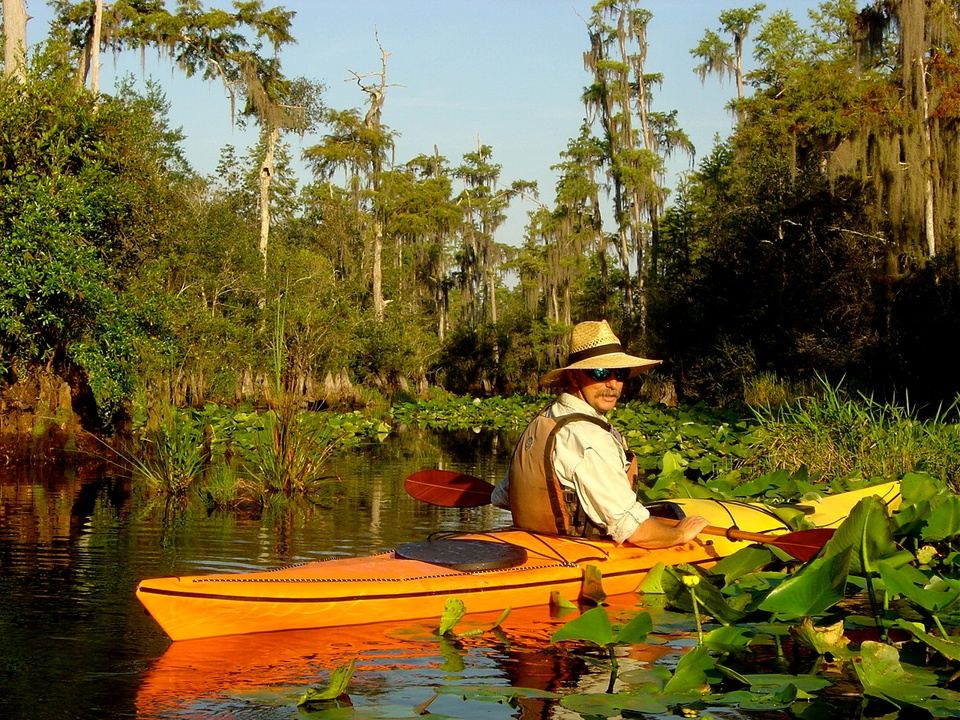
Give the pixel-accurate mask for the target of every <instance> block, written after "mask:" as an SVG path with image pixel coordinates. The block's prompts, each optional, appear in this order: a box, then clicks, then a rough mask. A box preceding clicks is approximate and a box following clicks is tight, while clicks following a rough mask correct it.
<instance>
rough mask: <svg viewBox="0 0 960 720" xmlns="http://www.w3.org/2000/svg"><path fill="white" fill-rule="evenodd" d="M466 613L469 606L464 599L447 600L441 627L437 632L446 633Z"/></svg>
mask: <svg viewBox="0 0 960 720" xmlns="http://www.w3.org/2000/svg"><path fill="white" fill-rule="evenodd" d="M466 613H467V608H466V606H465V605H464V604H463V600H460V599H459V598H450V599H449V600H447V602H445V603H444V605H443V615H442V616H441V617H440V627H439V628H438V629H437V634H438V635H446V634H447V633H448V632H450V630H452V629H453V627H454V625H456V624H457V623H458V622H460V619H461V618H462V617H463V616H464V615H466Z"/></svg>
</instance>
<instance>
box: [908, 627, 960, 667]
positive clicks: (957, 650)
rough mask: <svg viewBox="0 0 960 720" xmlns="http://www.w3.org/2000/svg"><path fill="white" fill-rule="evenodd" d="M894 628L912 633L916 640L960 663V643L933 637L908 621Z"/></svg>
mask: <svg viewBox="0 0 960 720" xmlns="http://www.w3.org/2000/svg"><path fill="white" fill-rule="evenodd" d="M893 626H894V627H898V628H901V629H903V630H906V631H907V632H909V633H911V634H912V635H913V636H914V637H915V638H917V639H918V640H920V641H921V642H923V643H925V644H926V645H929V646H930V647H932V648H933V649H934V650H936V651H937V652H938V653H940V654H941V655H943V656H944V657H945V658H947V659H948V660H953V661H954V662H957V661H960V642H957V641H956V640H952V639H950V638H942V637H937V636H936V635H931V634H930V633H928V632H926V631H925V630H924V629H923V628H922V627H921V626H920V625H918V624H917V623H912V622H908V621H906V620H897V621H896V622H895V623H894V624H893Z"/></svg>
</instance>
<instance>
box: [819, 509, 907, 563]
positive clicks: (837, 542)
mask: <svg viewBox="0 0 960 720" xmlns="http://www.w3.org/2000/svg"><path fill="white" fill-rule="evenodd" d="M847 550H852V552H851V553H850V566H849V570H848V572H850V573H854V574H857V575H863V574H865V573H868V572H874V571H876V565H877V563H878V562H879V561H880V560H884V559H887V558H892V557H894V556H897V555H898V554H900V550H899V548H897V544H896V543H895V542H894V541H893V534H892V533H891V522H890V518H889V516H888V515H887V508H886V506H885V505H884V504H883V503H882V502H881V501H880V499H879V498H877V497H868V498H864V499H863V500H861V501H860V502H858V503H857V504H856V505H855V506H854V507H853V510H851V511H850V515H849V516H847V519H846V520H844V521H843V522H842V523H841V524H840V527H838V528H837V531H836V533H834V535H833V537H831V538H830V540H828V541H827V544H826V545H825V546H824V549H823V551H822V557H825V558H829V557H830V556H831V555H839V554H843V553H844V552H845V551H847Z"/></svg>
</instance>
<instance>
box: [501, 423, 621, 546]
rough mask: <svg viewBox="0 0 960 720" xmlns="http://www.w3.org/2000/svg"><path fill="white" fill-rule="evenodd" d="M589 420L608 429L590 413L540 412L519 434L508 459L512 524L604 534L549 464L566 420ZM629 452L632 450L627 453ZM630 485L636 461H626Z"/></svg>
mask: <svg viewBox="0 0 960 720" xmlns="http://www.w3.org/2000/svg"><path fill="white" fill-rule="evenodd" d="M578 420H582V421H586V422H592V423H593V424H594V425H599V426H600V427H602V428H603V429H604V430H607V431H608V432H609V431H610V429H611V426H610V424H609V423H608V422H606V421H604V420H601V419H600V418H598V417H595V416H593V415H586V414H584V413H571V414H569V415H561V416H560V417H558V418H551V417H547V416H546V415H544V414H543V413H540V414H539V415H537V417H535V418H534V419H533V421H532V422H531V423H530V424H529V425H528V426H527V428H526V430H524V431H523V433H522V434H521V435H520V439H519V441H518V442H517V446H516V448H515V449H514V451H513V457H512V458H511V460H510V471H509V473H510V474H509V477H510V484H509V490H510V512H511V513H512V514H513V524H514V525H516V526H517V527H520V528H523V529H524V530H532V531H534V532H542V533H550V534H555V535H575V536H582V537H596V536H599V535H604V534H606V531H605V529H604V528H602V527H600V526H598V525H597V524H596V523H594V522H593V521H592V520H590V518H589V517H588V516H587V514H586V513H585V512H584V510H583V508H582V507H581V505H580V501H579V499H578V498H577V494H576V492H574V491H573V490H570V489H568V488H565V487H563V485H561V484H560V480H559V479H558V478H557V474H556V471H555V470H554V467H553V448H554V445H555V444H556V435H557V432H558V431H559V430H560V428H562V427H563V426H564V425H566V424H567V423H569V422H573V421H578ZM631 455H632V453H631ZM630 469H631V475H632V477H628V478H627V479H628V481H629V482H630V484H631V486H632V485H633V480H634V477H635V475H636V461H635V460H634V461H633V462H631V465H630Z"/></svg>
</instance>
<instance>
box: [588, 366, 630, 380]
mask: <svg viewBox="0 0 960 720" xmlns="http://www.w3.org/2000/svg"><path fill="white" fill-rule="evenodd" d="M587 375H589V376H590V377H592V378H593V379H594V380H596V381H597V382H606V381H607V380H609V379H610V377H611V376H612V377H615V378H616V379H617V380H619V381H620V382H626V381H627V380H629V379H630V368H617V369H616V370H609V369H607V368H595V369H593V370H587Z"/></svg>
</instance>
